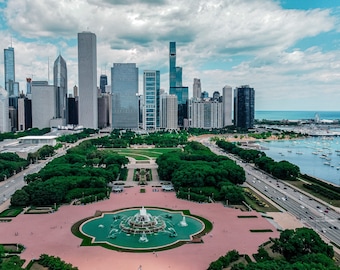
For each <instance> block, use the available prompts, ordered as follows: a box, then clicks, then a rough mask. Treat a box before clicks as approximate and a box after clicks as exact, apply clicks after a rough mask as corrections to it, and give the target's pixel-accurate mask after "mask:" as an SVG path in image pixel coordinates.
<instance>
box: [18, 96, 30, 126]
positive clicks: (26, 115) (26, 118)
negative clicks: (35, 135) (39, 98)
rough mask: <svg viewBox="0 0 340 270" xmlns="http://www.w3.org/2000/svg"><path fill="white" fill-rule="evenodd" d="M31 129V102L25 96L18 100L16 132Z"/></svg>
mask: <svg viewBox="0 0 340 270" xmlns="http://www.w3.org/2000/svg"><path fill="white" fill-rule="evenodd" d="M29 128H32V100H31V99H28V98H27V97H26V96H20V97H19V99H18V131H23V130H27V129H29Z"/></svg>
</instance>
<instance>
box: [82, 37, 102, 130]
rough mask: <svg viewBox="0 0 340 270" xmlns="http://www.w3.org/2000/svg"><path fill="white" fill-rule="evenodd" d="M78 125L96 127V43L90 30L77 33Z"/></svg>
mask: <svg viewBox="0 0 340 270" xmlns="http://www.w3.org/2000/svg"><path fill="white" fill-rule="evenodd" d="M78 82H79V103H78V106H79V125H82V126H84V127H85V128H93V129H97V128H98V91H97V43H96V35H95V34H94V33H91V32H82V33H78Z"/></svg>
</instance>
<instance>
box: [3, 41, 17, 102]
mask: <svg viewBox="0 0 340 270" xmlns="http://www.w3.org/2000/svg"><path fill="white" fill-rule="evenodd" d="M4 64H5V89H6V91H7V92H8V96H19V83H17V82H15V57H14V48H13V47H8V49H4Z"/></svg>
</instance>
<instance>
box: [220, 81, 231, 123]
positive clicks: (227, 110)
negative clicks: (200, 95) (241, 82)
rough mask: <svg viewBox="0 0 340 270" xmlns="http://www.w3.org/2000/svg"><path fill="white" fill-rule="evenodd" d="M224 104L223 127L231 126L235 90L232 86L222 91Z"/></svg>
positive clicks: (225, 87)
mask: <svg viewBox="0 0 340 270" xmlns="http://www.w3.org/2000/svg"><path fill="white" fill-rule="evenodd" d="M222 103H223V126H224V127H226V126H231V125H232V124H233V121H232V108H233V90H232V88H231V86H228V85H226V86H224V87H223V89H222Z"/></svg>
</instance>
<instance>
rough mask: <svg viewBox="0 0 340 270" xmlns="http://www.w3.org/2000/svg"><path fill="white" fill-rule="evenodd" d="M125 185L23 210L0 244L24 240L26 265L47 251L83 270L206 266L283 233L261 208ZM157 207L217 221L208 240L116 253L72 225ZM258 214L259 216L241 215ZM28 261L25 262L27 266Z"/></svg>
mask: <svg viewBox="0 0 340 270" xmlns="http://www.w3.org/2000/svg"><path fill="white" fill-rule="evenodd" d="M145 189H146V192H145V193H140V187H131V188H126V189H125V190H124V192H123V193H117V194H111V196H110V199H108V200H104V201H100V202H97V203H93V204H88V205H79V206H76V205H65V206H61V207H60V208H59V210H58V211H56V212H54V213H50V214H20V215H18V216H17V217H15V218H13V220H12V221H11V222H2V223H0V243H3V244H5V243H20V244H22V245H24V246H25V247H26V249H25V250H24V252H23V253H22V254H21V258H22V259H25V260H26V264H27V263H28V262H29V261H30V260H32V259H34V258H39V256H40V255H41V254H43V253H46V254H48V255H53V256H58V257H60V258H61V259H62V260H64V261H66V262H68V263H71V264H72V265H74V266H77V267H78V268H79V269H80V270H108V269H123V270H125V269H127V270H129V269H131V270H134V269H139V268H140V269H143V270H156V269H157V270H159V269H176V270H187V269H190V270H191V269H194V270H200V269H202V270H203V269H207V268H208V266H209V264H210V263H211V262H212V261H215V260H217V259H218V258H219V257H220V256H223V255H225V254H226V253H227V252H228V251H230V250H232V249H236V250H237V251H238V252H239V253H240V254H248V255H251V254H253V253H256V251H257V249H258V246H259V245H260V244H262V243H264V242H266V241H267V240H268V239H269V237H273V238H275V237H279V232H278V231H277V230H276V228H275V227H274V226H273V225H272V224H271V223H270V222H268V221H267V220H266V219H265V218H263V217H262V216H261V215H260V214H259V213H257V212H255V211H252V212H242V211H240V210H237V209H231V208H228V207H224V206H223V205H222V204H221V203H206V204H200V203H195V202H190V201H186V200H180V199H177V198H176V195H175V193H174V192H162V191H161V190H160V191H159V192H153V189H154V188H152V187H146V188H145ZM141 206H145V207H147V206H154V207H164V208H170V209H174V210H190V212H191V214H194V215H199V216H201V217H203V218H206V219H208V220H210V221H211V222H212V223H213V229H212V231H211V232H210V233H209V234H207V235H205V236H203V238H202V239H203V242H204V243H189V244H184V245H182V246H180V247H177V248H174V249H170V250H166V251H159V252H156V253H153V252H148V253H133V252H118V251H113V250H109V249H105V248H103V247H100V246H81V242H82V239H80V238H78V237H76V236H74V235H73V234H72V232H71V227H72V225H73V224H74V223H76V222H78V221H79V220H81V219H84V218H87V217H91V216H93V215H94V214H95V212H96V210H101V211H111V210H116V209H121V208H126V207H141ZM239 215H256V216H258V218H238V217H237V216H239ZM252 229H255V230H261V229H272V231H273V232H261V233H259V232H257V233H252V232H250V230H252ZM26 264H25V265H26Z"/></svg>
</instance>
